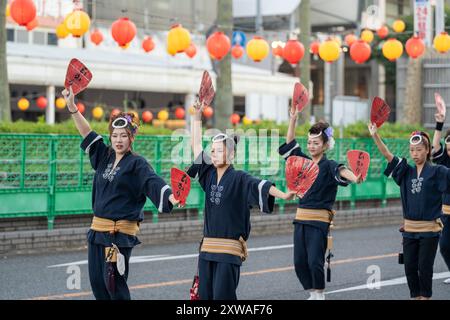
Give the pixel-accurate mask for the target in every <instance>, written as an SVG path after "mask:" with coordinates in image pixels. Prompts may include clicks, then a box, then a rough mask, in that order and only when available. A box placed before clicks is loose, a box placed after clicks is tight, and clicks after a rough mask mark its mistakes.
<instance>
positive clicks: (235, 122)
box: [230, 113, 241, 125]
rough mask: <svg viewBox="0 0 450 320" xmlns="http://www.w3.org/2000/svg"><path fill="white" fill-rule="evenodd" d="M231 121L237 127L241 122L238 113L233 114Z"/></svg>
mask: <svg viewBox="0 0 450 320" xmlns="http://www.w3.org/2000/svg"><path fill="white" fill-rule="evenodd" d="M230 121H231V123H232V124H233V125H236V124H238V123H239V121H241V117H240V116H239V115H238V114H237V113H233V114H232V115H231V117H230Z"/></svg>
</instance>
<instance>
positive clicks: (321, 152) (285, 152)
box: [278, 108, 361, 300]
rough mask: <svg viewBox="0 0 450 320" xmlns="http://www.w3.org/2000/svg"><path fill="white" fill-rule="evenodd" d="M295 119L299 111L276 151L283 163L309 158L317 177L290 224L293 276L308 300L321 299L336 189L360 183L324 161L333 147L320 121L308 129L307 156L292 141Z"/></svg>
mask: <svg viewBox="0 0 450 320" xmlns="http://www.w3.org/2000/svg"><path fill="white" fill-rule="evenodd" d="M297 117H298V111H297V110H296V109H295V108H292V109H291V111H290V122H289V128H288V133H287V136H286V142H285V143H284V144H283V145H281V146H280V148H279V150H278V151H279V153H280V155H281V156H282V157H283V158H284V159H286V160H287V159H288V158H289V157H290V156H299V157H304V158H308V159H312V160H313V161H314V162H315V163H317V165H318V166H319V174H318V176H317V179H316V181H315V182H314V184H313V185H312V187H311V189H309V190H308V192H307V193H306V194H305V195H304V196H303V198H301V199H299V202H298V208H297V213H296V216H295V220H294V222H293V223H294V266H295V273H296V274H297V277H298V279H299V280H300V283H301V284H302V286H303V288H304V289H305V290H309V291H310V297H309V298H308V300H324V299H325V295H324V293H323V291H324V289H325V273H324V264H325V254H326V250H327V247H328V246H330V248H329V249H331V241H327V240H328V234H329V229H330V224H331V223H332V220H333V216H334V211H333V205H334V202H335V201H336V194H337V191H338V186H344V187H345V186H347V185H348V184H349V183H350V182H357V183H360V182H361V177H356V176H355V175H354V174H353V172H351V171H350V170H348V169H347V168H346V167H345V166H344V165H343V164H338V163H337V162H336V161H334V160H330V159H328V158H327V156H326V154H325V152H326V151H328V150H330V149H332V148H333V145H334V139H333V129H332V128H331V127H330V126H329V125H328V124H327V123H322V122H319V123H317V124H315V125H313V126H312V127H311V129H310V130H309V134H308V152H309V155H306V154H305V153H304V152H303V151H302V150H301V148H300V145H299V144H298V143H297V141H296V140H295V127H296V124H297Z"/></svg>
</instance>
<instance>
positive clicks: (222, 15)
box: [214, 0, 234, 131]
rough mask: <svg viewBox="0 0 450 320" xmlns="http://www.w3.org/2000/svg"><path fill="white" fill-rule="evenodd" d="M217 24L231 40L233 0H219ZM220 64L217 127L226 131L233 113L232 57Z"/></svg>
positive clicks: (216, 102) (216, 100) (215, 100)
mask: <svg viewBox="0 0 450 320" xmlns="http://www.w3.org/2000/svg"><path fill="white" fill-rule="evenodd" d="M217 24H218V26H219V29H220V30H221V31H223V32H224V33H225V34H226V35H227V36H228V37H229V38H230V39H231V37H232V31H233V0H219V3H218V6H217ZM217 64H218V69H217V70H218V74H217V81H216V87H217V92H216V97H215V99H214V104H215V109H216V110H215V112H214V117H215V125H216V128H217V129H219V130H222V131H225V129H226V128H229V127H230V120H229V119H230V116H231V114H232V113H233V105H234V104H233V90H232V85H231V55H230V54H227V55H226V56H225V57H224V58H223V59H222V60H221V61H219V62H217Z"/></svg>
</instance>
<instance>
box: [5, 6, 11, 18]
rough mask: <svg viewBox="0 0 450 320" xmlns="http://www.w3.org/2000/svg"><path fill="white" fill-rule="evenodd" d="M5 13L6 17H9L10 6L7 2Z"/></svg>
mask: <svg viewBox="0 0 450 320" xmlns="http://www.w3.org/2000/svg"><path fill="white" fill-rule="evenodd" d="M5 15H6V17H9V16H10V15H11V7H10V4H9V3H8V4H7V5H6V11H5Z"/></svg>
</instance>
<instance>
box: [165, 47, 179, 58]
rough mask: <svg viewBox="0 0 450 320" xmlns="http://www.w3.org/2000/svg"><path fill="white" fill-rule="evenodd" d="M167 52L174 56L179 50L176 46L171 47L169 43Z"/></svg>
mask: <svg viewBox="0 0 450 320" xmlns="http://www.w3.org/2000/svg"><path fill="white" fill-rule="evenodd" d="M167 53H168V54H170V55H171V56H174V55H176V54H177V51H176V50H175V48H173V46H172V47H169V45H167Z"/></svg>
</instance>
